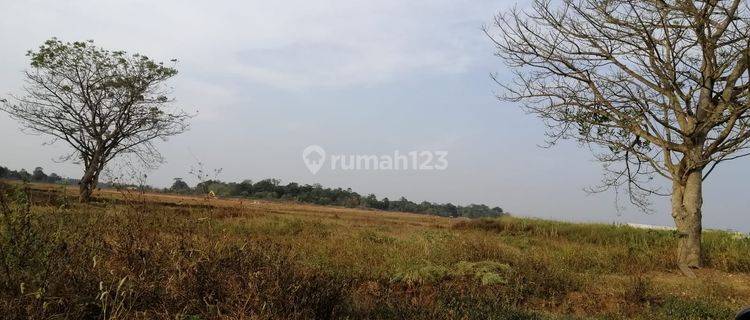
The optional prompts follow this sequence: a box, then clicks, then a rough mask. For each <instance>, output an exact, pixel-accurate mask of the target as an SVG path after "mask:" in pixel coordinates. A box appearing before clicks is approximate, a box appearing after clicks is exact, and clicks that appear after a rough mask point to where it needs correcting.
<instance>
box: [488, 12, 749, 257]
mask: <svg viewBox="0 0 750 320" xmlns="http://www.w3.org/2000/svg"><path fill="white" fill-rule="evenodd" d="M495 23H496V25H495V26H494V27H493V28H487V29H485V32H486V33H487V34H488V35H489V36H490V38H491V39H492V40H493V41H494V43H495V45H496V49H497V56H498V57H500V58H501V59H503V60H504V61H505V62H506V64H507V65H508V66H509V67H511V68H512V69H513V70H514V73H515V77H514V79H515V80H514V81H513V82H512V83H505V84H503V83H502V82H503V81H501V79H500V78H499V77H497V76H496V77H495V80H496V81H498V83H500V84H501V85H502V86H503V87H504V88H505V90H504V91H505V92H506V93H505V94H503V95H502V96H501V98H504V99H508V100H510V101H518V102H523V103H524V106H525V107H526V108H527V110H529V111H530V112H531V113H534V114H536V115H538V116H539V117H540V118H542V119H543V120H544V121H545V123H546V124H547V126H548V129H549V130H548V134H549V137H550V142H552V143H554V142H556V141H558V139H568V138H569V139H576V140H578V141H579V142H581V143H583V144H584V145H588V146H591V147H592V149H593V150H594V153H595V155H596V157H597V158H598V159H599V160H601V161H603V162H604V168H605V178H604V182H605V187H619V186H623V187H626V188H627V189H628V191H629V194H630V200H631V202H632V203H634V204H635V205H638V206H640V207H647V206H648V205H649V202H648V201H647V199H646V197H647V196H649V195H652V194H663V195H670V194H671V197H672V216H673V217H674V221H675V224H676V226H677V230H678V237H679V240H678V263H679V265H680V266H681V267H693V268H697V267H700V266H701V229H702V226H701V219H702V212H701V207H702V204H703V196H702V185H703V181H704V180H705V179H706V177H707V176H708V175H709V174H710V173H711V171H712V170H713V169H714V167H715V166H716V165H718V164H719V163H721V162H724V161H728V160H733V159H737V158H740V157H743V156H746V155H747V154H748V153H747V147H748V138H750V113H749V112H748V110H749V109H750V100H749V99H748V94H749V93H750V91H748V88H749V87H750V81H749V80H750V74H749V73H748V72H749V71H748V65H749V64H750V61H749V60H750V58H749V54H750V51H749V50H750V49H749V48H750V34H749V33H750V28H749V27H748V26H749V23H750V9H749V8H748V4H747V1H745V0H708V1H692V0H690V1H684V0H664V1H662V0H562V1H561V3H560V4H559V5H553V4H551V2H550V1H547V0H534V1H533V5H532V6H531V8H530V9H529V10H517V9H514V10H512V11H510V12H508V13H505V14H500V15H499V16H497V17H496V19H495ZM654 176H663V177H665V178H667V179H668V181H670V182H671V183H672V188H671V192H669V191H666V192H661V191H660V190H659V189H658V187H656V186H655V185H656V184H655V183H650V182H651V180H652V178H653V177H654Z"/></svg>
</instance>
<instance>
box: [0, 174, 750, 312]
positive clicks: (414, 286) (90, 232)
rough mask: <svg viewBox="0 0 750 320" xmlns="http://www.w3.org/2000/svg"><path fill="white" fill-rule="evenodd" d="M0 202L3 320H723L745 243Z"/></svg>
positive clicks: (45, 196)
mask: <svg viewBox="0 0 750 320" xmlns="http://www.w3.org/2000/svg"><path fill="white" fill-rule="evenodd" d="M29 187H30V186H28V185H16V186H10V187H9V186H3V187H2V192H0V221H1V222H2V225H1V226H2V228H1V229H0V230H2V231H1V232H0V258H1V260H0V314H3V315H4V317H6V318H8V319H28V318H37V319H39V318H78V319H80V318H86V319H310V318H316V319H333V318H336V319H342V318H348V319H362V318H368V319H394V318H399V319H402V318H411V319H562V318H565V319H578V318H581V319H583V318H597V319H626V318H627V319H631V318H633V319H728V318H730V317H731V316H732V315H733V312H734V311H736V309H737V308H738V307H739V306H740V305H741V304H742V303H743V302H747V301H749V299H750V290H749V289H748V288H747V286H746V284H747V283H748V281H750V260H749V259H750V258H748V256H747V252H749V251H750V240H748V239H746V238H745V239H735V238H733V237H732V236H731V235H729V234H725V233H722V232H707V233H706V234H705V241H704V242H705V256H706V268H705V269H703V270H700V271H698V275H699V278H698V279H687V278H684V277H682V276H680V275H678V274H676V273H675V272H673V270H674V269H675V267H676V263H677V260H676V259H675V257H674V255H673V254H672V252H673V251H674V250H675V246H676V241H677V236H676V235H675V234H674V233H672V232H666V231H653V230H639V229H632V228H629V227H618V226H608V225H594V224H589V225H586V224H569V223H559V222H552V221H542V220H531V219H520V218H513V217H502V218H499V219H477V220H458V221H457V220H451V219H445V218H441V217H434V216H424V215H410V214H403V213H390V212H372V211H367V210H356V209H346V208H336V207H322V206H312V205H302V204H291V203H276V202H263V201H260V202H248V201H240V200H221V199H206V198H203V197H194V198H193V197H182V196H174V195H172V196H168V195H157V194H154V195H148V194H146V195H145V196H141V195H140V194H129V193H127V192H122V193H118V192H115V191H101V192H100V193H98V195H97V197H98V199H97V200H98V201H97V202H95V203H93V204H79V203H77V202H76V201H74V198H73V197H69V196H67V195H66V193H65V192H64V189H57V188H58V187H45V186H32V187H33V188H32V189H29Z"/></svg>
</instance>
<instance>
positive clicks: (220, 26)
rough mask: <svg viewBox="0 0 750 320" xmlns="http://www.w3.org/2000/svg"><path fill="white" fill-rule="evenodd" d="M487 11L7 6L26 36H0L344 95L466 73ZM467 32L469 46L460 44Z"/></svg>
mask: <svg viewBox="0 0 750 320" xmlns="http://www.w3.org/2000/svg"><path fill="white" fill-rule="evenodd" d="M494 6H496V4H491V3H490V2H486V3H484V2H482V1H473V2H469V1H447V0H413V1H407V2H405V1H398V0H381V1H364V0H349V1H346V0H322V1H302V0H291V1H226V0H224V1H210V2H208V1H181V0H165V1H144V0H130V1H99V0H96V1H95V0H71V1H54V0H47V1H28V2H16V3H15V4H9V5H7V7H8V8H7V9H5V10H4V11H5V12H4V13H5V14H4V16H5V17H4V20H5V22H4V23H3V24H5V25H6V26H19V25H23V26H24V28H28V30H26V31H24V32H23V33H14V31H12V30H13V28H3V29H5V30H6V31H0V36H2V37H3V38H15V39H16V40H18V41H17V42H16V43H18V44H23V45H24V47H21V48H12V49H14V50H17V52H13V53H14V54H17V55H21V54H22V53H23V52H24V51H25V50H26V49H28V48H30V47H35V46H36V45H38V43H39V42H41V41H43V40H44V39H45V38H48V37H50V36H59V37H61V38H62V39H63V40H80V39H95V40H97V42H98V43H99V44H101V45H103V46H106V47H110V48H113V49H119V48H122V49H129V50H134V51H140V52H144V53H146V54H150V55H154V56H158V57H159V58H161V59H169V58H172V57H176V58H179V59H180V61H181V66H182V67H183V68H185V69H186V70H185V71H187V72H186V73H183V74H188V73H189V72H190V71H191V70H196V72H198V71H200V72H203V73H209V74H210V73H213V74H216V75H220V74H233V75H237V76H240V77H243V78H246V79H247V80H249V81H253V82H258V83H262V84H266V85H271V86H275V87H279V88H284V89H296V88H315V87H344V86H353V85H368V84H373V83H381V82H387V81H392V80H394V79H398V78H399V77H401V76H404V75H408V74H409V73H412V72H422V71H427V72H435V73H456V72H462V71H464V70H465V69H466V68H468V67H470V66H471V65H472V63H474V61H475V60H474V59H475V58H476V56H477V51H476V50H481V49H484V48H483V47H480V48H477V46H476V45H475V44H476V43H478V42H482V41H484V39H482V35H481V33H480V32H479V27H480V26H481V24H482V23H483V22H485V20H486V19H488V18H490V17H491V16H492V14H493V12H494V10H497V8H496V7H494ZM478 10H482V11H481V13H478V12H477V11H478ZM467 28H469V29H474V31H476V32H470V33H468V34H474V35H475V36H473V37H466V36H465V35H466V34H467V32H466V29H467ZM30 35H32V36H31V37H30ZM459 35H461V36H459ZM29 39H33V42H30V40H29ZM6 40H7V39H6ZM5 43H8V41H5ZM32 43H33V44H32ZM6 50H7V49H6Z"/></svg>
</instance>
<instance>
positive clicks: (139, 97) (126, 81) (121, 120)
mask: <svg viewBox="0 0 750 320" xmlns="http://www.w3.org/2000/svg"><path fill="white" fill-rule="evenodd" d="M27 56H28V57H29V58H30V59H31V68H30V69H28V70H26V72H25V78H26V85H25V86H24V91H25V94H23V95H22V96H11V99H10V101H4V103H3V105H2V110H3V111H5V112H7V113H8V114H10V116H11V117H13V118H15V119H17V120H18V121H19V122H20V123H21V126H22V128H23V129H25V130H27V131H30V132H31V133H35V134H42V135H47V136H50V137H52V139H53V142H55V141H64V142H66V143H68V144H69V145H70V146H71V147H72V148H73V150H74V151H73V153H71V154H70V155H68V156H67V157H66V158H67V159H75V158H77V159H80V161H81V162H82V163H83V166H84V173H83V176H82V178H81V180H80V183H79V184H80V195H79V199H80V201H81V202H88V201H90V199H91V193H92V191H93V190H94V189H95V188H96V186H97V183H98V180H99V175H100V173H101V172H102V170H103V169H104V166H105V165H106V164H107V163H108V162H109V161H110V160H112V159H113V158H115V157H117V156H118V155H123V154H130V155H133V156H135V157H137V158H139V159H141V160H142V161H143V162H144V163H146V164H150V165H153V164H155V163H160V162H161V160H162V158H161V156H160V154H159V152H158V151H157V150H156V148H155V147H154V144H153V141H154V140H155V139H157V138H158V139H166V138H167V137H169V136H172V135H176V134H179V133H182V132H184V131H186V130H187V129H188V120H189V119H190V117H191V115H189V114H187V113H186V112H184V111H182V110H174V108H172V106H171V105H172V102H173V99H172V98H170V97H168V94H169V93H170V89H169V88H168V87H166V86H165V84H164V83H165V81H166V80H168V79H169V78H171V77H173V76H174V75H176V74H177V70H176V69H175V68H174V67H167V66H164V64H163V63H157V62H154V61H152V60H151V59H149V58H148V57H146V56H143V55H140V54H132V55H131V54H127V53H126V52H123V51H108V50H105V49H101V48H98V47H96V46H95V45H94V44H93V42H92V41H86V42H73V43H64V42H62V41H59V40H57V39H55V38H53V39H50V40H48V41H46V42H45V43H44V44H43V45H42V46H40V47H39V49H38V50H37V51H29V52H28V53H27ZM173 62H174V60H173Z"/></svg>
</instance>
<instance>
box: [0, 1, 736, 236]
mask: <svg viewBox="0 0 750 320" xmlns="http://www.w3.org/2000/svg"><path fill="white" fill-rule="evenodd" d="M527 5H528V1H525V0H518V1H517V2H515V1H485V0H472V1H466V0H452V1H449V0H410V1H399V0H379V1H361V0H342V1H338V0H324V1H303V0H294V1H226V0H217V1H183V0H165V1H145V0H118V1H103V0H68V1H56V0H48V1H36V0H26V1H11V0H0V12H2V13H3V14H2V18H0V43H2V44H3V45H2V46H1V47H0V61H1V63H0V96H6V97H7V95H9V94H13V93H19V92H20V90H21V88H22V83H23V74H22V72H23V70H24V69H26V68H27V67H28V63H29V61H28V58H27V57H26V56H25V53H26V51H27V50H29V49H34V48H37V47H38V46H39V45H40V44H41V43H42V42H44V41H45V40H46V39H49V38H51V37H57V38H59V39H60V40H63V41H78V40H88V39H92V40H94V41H95V43H96V44H97V45H99V46H102V47H104V48H107V49H111V50H125V51H128V52H132V53H134V52H138V53H142V54H145V55H147V56H149V57H151V58H153V59H156V60H160V61H169V60H170V59H173V58H175V59H178V61H179V62H178V64H177V69H178V70H179V74H178V75H177V76H176V77H175V78H174V79H172V80H171V81H170V83H169V85H170V86H172V87H173V88H174V92H173V96H174V97H175V98H176V105H177V106H178V107H180V108H182V109H184V110H187V111H190V112H196V113H197V115H196V117H195V118H193V119H192V121H191V129H190V131H188V132H186V133H184V134H182V135H179V136H176V137H172V138H170V139H169V140H168V141H165V142H159V143H157V146H158V147H159V150H160V151H161V153H162V155H163V156H164V157H165V159H166V162H165V163H164V164H162V165H161V166H160V167H159V168H158V169H155V170H152V171H149V172H147V175H148V178H147V180H146V182H147V183H148V184H151V185H156V186H168V185H170V184H171V182H172V179H173V178H175V177H182V178H185V179H186V180H187V181H188V182H189V183H191V184H194V183H195V182H196V181H195V179H191V177H190V175H189V174H188V172H189V171H190V169H191V167H194V166H196V163H197V162H198V161H201V162H203V163H205V166H206V167H207V168H209V169H218V168H221V169H222V172H221V174H220V175H219V176H218V178H219V179H221V180H225V181H241V180H244V179H252V180H254V181H257V180H260V179H263V178H279V179H281V180H282V181H283V182H290V181H294V182H300V183H320V184H322V185H324V186H330V187H344V188H347V187H349V188H352V189H353V190H354V191H357V192H359V193H361V194H369V193H374V194H376V195H377V196H379V197H384V196H385V197H389V198H391V199H395V198H398V197H401V196H405V197H407V198H408V199H410V200H413V201H423V200H426V201H432V202H441V203H442V202H452V203H457V204H464V205H465V204H469V203H484V204H487V205H490V206H500V207H502V208H504V209H506V211H510V212H511V213H513V214H516V215H519V216H530V217H540V218H548V219H556V220H564V221H591V222H605V223H613V222H635V223H648V224H656V225H673V222H672V220H671V217H670V215H669V207H668V202H669V200H668V199H667V198H661V197H659V198H655V199H653V201H654V206H653V209H654V212H653V213H651V214H645V213H642V212H640V211H639V210H637V209H635V208H632V207H627V206H626V207H624V208H621V209H619V210H618V209H617V206H616V205H615V203H616V195H615V193H614V192H606V193H600V194H588V193H586V192H585V191H584V189H585V188H587V187H590V186H594V185H596V184H597V183H599V181H600V178H601V167H600V164H598V163H597V162H595V161H594V160H593V157H592V155H591V154H590V151H589V150H588V149H587V148H581V147H580V146H578V145H577V144H576V143H575V142H572V141H571V142H563V143H561V144H559V145H557V146H555V147H553V148H542V147H540V145H543V144H544V142H545V136H544V132H545V128H544V126H543V124H542V122H541V121H540V120H539V119H537V118H535V116H533V115H529V114H527V113H525V112H524V111H523V110H522V109H521V108H520V106H519V105H517V104H514V103H509V102H502V101H499V100H498V99H496V95H497V94H498V93H500V90H501V89H500V88H499V87H498V85H497V84H496V83H494V82H493V81H492V80H491V79H490V74H492V73H497V74H498V76H499V78H500V80H501V81H503V80H507V79H510V78H509V73H510V72H509V70H508V69H507V68H506V67H505V66H504V65H503V63H502V61H501V60H499V59H498V58H497V57H495V56H493V48H492V45H491V42H490V41H489V39H488V38H487V37H486V35H484V34H483V32H482V31H481V28H482V26H484V25H487V24H490V23H491V21H492V18H493V16H494V15H496V14H497V13H501V12H503V11H506V10H508V9H509V8H512V7H513V6H517V7H521V8H523V7H525V6H527ZM47 142H49V138H46V137H43V136H35V135H29V134H27V133H23V132H21V131H20V130H19V126H18V124H17V123H16V122H15V121H14V120H12V119H10V118H9V117H8V116H7V114H0V143H2V145H3V147H2V151H0V165H3V166H6V167H10V168H14V169H19V168H26V169H27V170H32V169H33V168H34V167H37V166H41V167H43V168H45V170H46V171H47V172H48V173H49V172H57V173H59V174H61V175H65V176H71V177H78V176H80V175H81V168H80V167H79V166H78V165H76V164H74V163H69V162H67V163H61V162H60V161H59V157H60V156H62V155H65V154H67V153H68V152H69V150H70V148H69V147H67V146H65V145H63V144H60V143H58V144H53V145H48V144H47ZM309 145H319V146H321V147H322V148H324V149H325V151H326V152H327V154H345V155H349V154H365V155H392V154H394V152H395V151H397V150H398V151H399V152H401V153H407V152H409V151H446V152H447V153H448V156H447V158H446V159H447V161H448V167H447V168H446V170H407V171H403V170H402V171H386V170H377V171H376V170H338V169H331V168H330V166H324V167H323V168H322V169H321V170H320V171H319V172H317V174H312V173H311V172H310V171H309V170H308V169H307V168H306V166H305V163H304V162H303V160H302V157H301V153H302V151H303V150H304V149H305V148H306V147H307V146H309ZM110 169H111V171H112V172H114V173H113V175H120V174H123V173H122V172H128V171H127V170H125V169H123V166H122V165H121V164H120V163H113V164H112V165H110ZM748 178H750V169H749V168H748V162H747V161H742V160H738V161H737V162H733V163H727V164H723V165H722V167H720V168H719V169H717V171H715V172H714V173H712V177H711V178H710V179H709V180H708V181H707V183H706V186H705V189H704V190H705V191H704V192H705V201H704V224H705V226H706V227H709V228H721V229H727V228H731V229H736V230H742V231H750V223H748V222H750V215H748V208H750V197H747V195H746V193H747V192H746V188H745V182H746V181H747V180H748Z"/></svg>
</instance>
